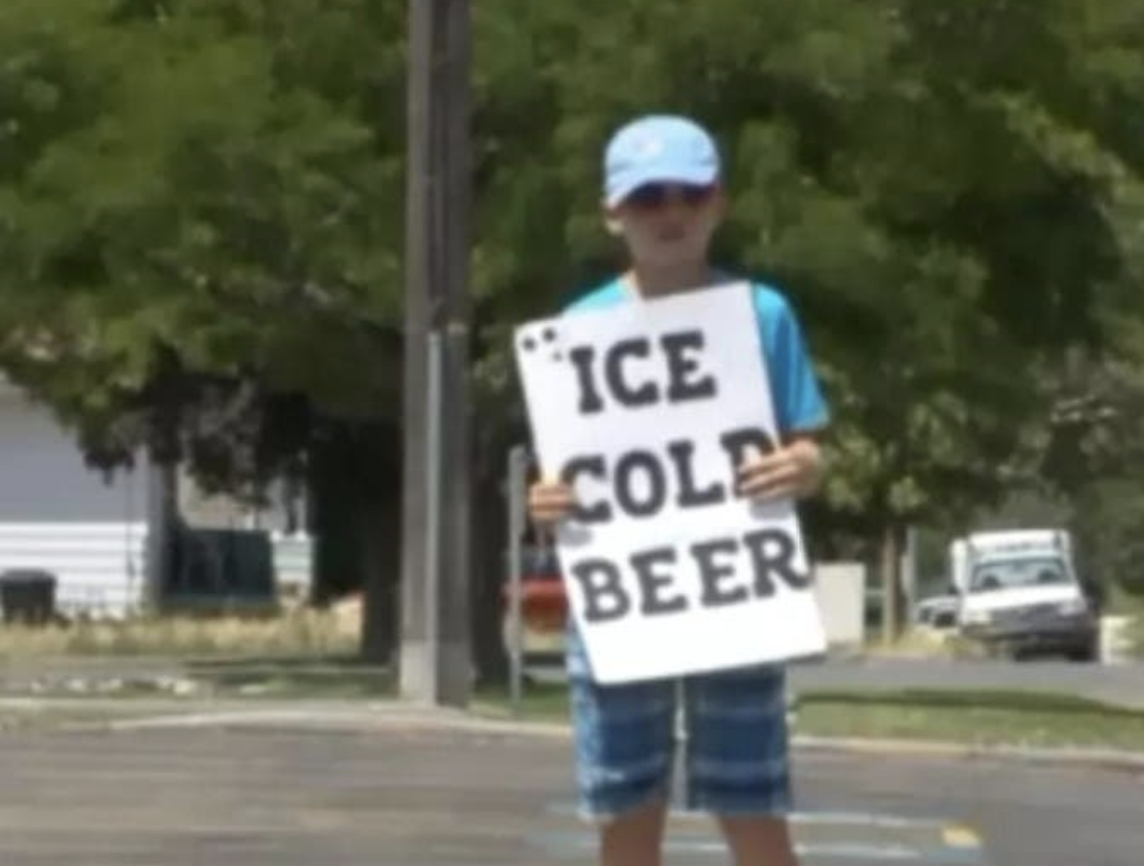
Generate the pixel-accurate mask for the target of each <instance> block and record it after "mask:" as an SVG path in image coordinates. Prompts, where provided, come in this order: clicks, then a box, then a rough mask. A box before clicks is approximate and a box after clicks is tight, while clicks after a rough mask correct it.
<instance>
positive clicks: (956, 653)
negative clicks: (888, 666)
mask: <svg viewBox="0 0 1144 866" xmlns="http://www.w3.org/2000/svg"><path fill="white" fill-rule="evenodd" d="M866 651H867V652H869V653H871V654H874V655H880V656H893V657H897V658H918V659H935V658H968V657H973V656H974V655H975V652H974V648H973V646H972V644H970V643H968V642H967V641H965V640H964V639H962V638H960V637H959V636H958V635H956V634H952V633H939V632H936V631H932V630H929V629H912V630H910V631H908V632H906V633H905V634H903V635H902V636H901V637H900V638H899V639H898V641H897V642H896V643H892V644H887V643H885V642H883V641H882V640H881V639H875V640H871V641H869V642H868V643H867V644H866Z"/></svg>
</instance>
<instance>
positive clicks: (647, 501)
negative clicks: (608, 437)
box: [615, 451, 667, 517]
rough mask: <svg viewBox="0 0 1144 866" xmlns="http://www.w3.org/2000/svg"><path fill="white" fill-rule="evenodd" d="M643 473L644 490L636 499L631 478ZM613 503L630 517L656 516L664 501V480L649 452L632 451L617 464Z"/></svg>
mask: <svg viewBox="0 0 1144 866" xmlns="http://www.w3.org/2000/svg"><path fill="white" fill-rule="evenodd" d="M640 473H642V474H643V475H644V476H645V477H646V478H647V485H646V486H647V489H646V490H645V491H643V494H642V496H641V497H639V498H637V495H636V491H635V489H634V488H635V486H636V485H635V482H634V478H635V477H636V476H637V474H640ZM615 487H616V503H617V504H618V505H619V506H620V508H622V509H623V510H624V511H626V512H627V513H628V514H629V515H631V516H632V517H650V516H651V515H653V514H657V513H659V511H660V510H661V509H662V508H663V505H664V502H665V500H666V499H667V478H666V477H665V476H664V472H663V467H662V466H660V464H659V460H657V459H656V456H655V455H654V454H652V453H651V452H650V451H631V452H629V453H627V454H625V455H624V456H623V457H621V458H620V459H619V460H617V461H616V473H615Z"/></svg>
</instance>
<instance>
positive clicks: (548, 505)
mask: <svg viewBox="0 0 1144 866" xmlns="http://www.w3.org/2000/svg"><path fill="white" fill-rule="evenodd" d="M575 506H576V494H575V492H574V491H573V490H572V488H571V487H570V486H569V485H567V484H565V483H564V482H563V481H537V482H536V483H535V484H533V485H532V486H531V487H530V488H528V515H529V517H531V518H532V521H533V522H534V523H536V524H538V525H540V526H543V527H546V528H551V527H552V526H554V525H555V524H557V523H559V522H560V521H561V520H564V519H565V518H567V517H568V516H569V515H570V514H571V512H572V509H573V508H574V507H575Z"/></svg>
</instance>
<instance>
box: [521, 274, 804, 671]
mask: <svg viewBox="0 0 1144 866" xmlns="http://www.w3.org/2000/svg"><path fill="white" fill-rule="evenodd" d="M515 349H516V358H517V365H518V369H519V371H520V374H521V379H522V382H523V387H524V392H525V399H526V402H527V405H528V413H529V419H530V423H531V427H532V434H533V440H534V443H535V446H536V450H537V454H538V458H539V462H540V467H541V471H542V472H543V473H544V475H545V477H546V478H564V479H565V480H567V481H568V482H569V483H570V484H572V485H573V487H574V488H575V490H576V494H577V500H578V506H579V510H578V512H577V514H576V515H575V516H574V517H573V518H572V519H570V520H568V521H565V522H564V523H563V524H562V525H561V526H560V528H559V529H558V532H557V552H558V555H559V558H560V564H561V571H562V573H563V575H564V581H565V586H566V588H567V592H568V597H569V602H570V607H571V612H572V615H573V616H574V617H575V619H576V623H577V625H578V627H579V629H580V632H581V634H582V635H583V639H584V643H585V649H586V651H587V653H588V658H589V662H590V664H591V667H592V671H593V676H594V677H595V679H596V680H597V681H599V682H601V683H617V682H629V681H636V680H648V679H656V678H660V677H667V676H675V675H683V674H688V673H698V672H702V671H712V670H721V669H728V668H734V667H740V666H745V665H750V664H758V663H764V662H776V661H782V660H789V659H792V658H797V657H804V656H808V655H815V654H818V653H821V652H823V651H824V650H825V646H826V641H825V634H824V630H823V627H822V623H821V620H820V617H819V611H818V607H817V604H816V602H815V597H814V594H813V592H812V591H811V587H810V569H809V564H808V562H807V560H806V555H805V551H804V547H803V540H802V534H801V530H800V527H799V523H798V518H797V516H796V514H795V511H794V508H793V503H791V502H789V501H777V502H770V503H765V504H762V503H754V502H751V501H750V500H748V499H745V498H742V497H740V496H738V495H736V493H735V481H734V479H735V466H736V465H737V464H738V463H740V462H741V461H742V460H743V458H744V457H745V455H746V454H748V453H750V451H751V449H763V450H765V449H766V448H768V447H770V443H773V442H774V441H775V440H776V429H775V420H774V411H773V408H772V400H771V394H770V388H769V385H768V377H767V375H766V371H765V367H764V364H765V361H764V359H763V352H762V347H761V337H760V334H759V328H758V324H757V318H756V313H755V308H754V302H753V297H752V294H751V289H750V287H749V285H747V284H746V283H736V284H733V285H728V286H720V287H716V288H710V289H706V290H702V291H696V292H690V293H686V294H681V295H676V296H671V297H668V298H664V299H657V300H654V301H637V300H633V301H631V302H629V303H624V304H621V305H617V306H613V307H610V308H608V309H604V310H599V311H595V310H588V311H584V312H579V311H578V312H576V313H575V314H571V315H565V316H561V317H557V318H552V319H546V320H543V321H535V322H530V323H527V324H525V325H522V326H521V327H519V328H518V329H517V331H516V334H515Z"/></svg>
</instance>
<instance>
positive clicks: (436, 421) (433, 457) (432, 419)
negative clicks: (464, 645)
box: [425, 332, 443, 671]
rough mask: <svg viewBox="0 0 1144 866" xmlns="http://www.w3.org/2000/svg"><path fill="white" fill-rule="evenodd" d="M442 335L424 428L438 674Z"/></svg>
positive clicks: (429, 630) (431, 653) (432, 345)
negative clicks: (439, 407) (438, 408)
mask: <svg viewBox="0 0 1144 866" xmlns="http://www.w3.org/2000/svg"><path fill="white" fill-rule="evenodd" d="M441 349H442V346H441V335H440V334H438V333H436V332H434V333H431V334H429V359H428V366H429V370H428V373H429V375H428V380H429V383H428V384H429V387H428V388H427V389H426V394H427V395H428V398H429V412H428V413H427V417H426V422H425V427H426V431H425V432H426V437H425V444H426V447H427V453H426V457H427V460H426V466H425V494H426V495H425V505H426V508H425V516H426V521H425V576H426V580H425V651H426V655H427V659H426V665H427V666H428V668H429V670H431V671H438V670H439V669H440V663H441V629H440V623H439V618H440V617H439V613H440V610H441V599H440V593H439V590H440V588H441V587H440V574H441V559H442V557H441V538H442V532H441V530H442V526H441V498H442V494H443V491H442V489H441V413H440V412H438V411H436V407H437V406H439V405H440V404H441V379H442V370H441V366H442V358H441Z"/></svg>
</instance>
